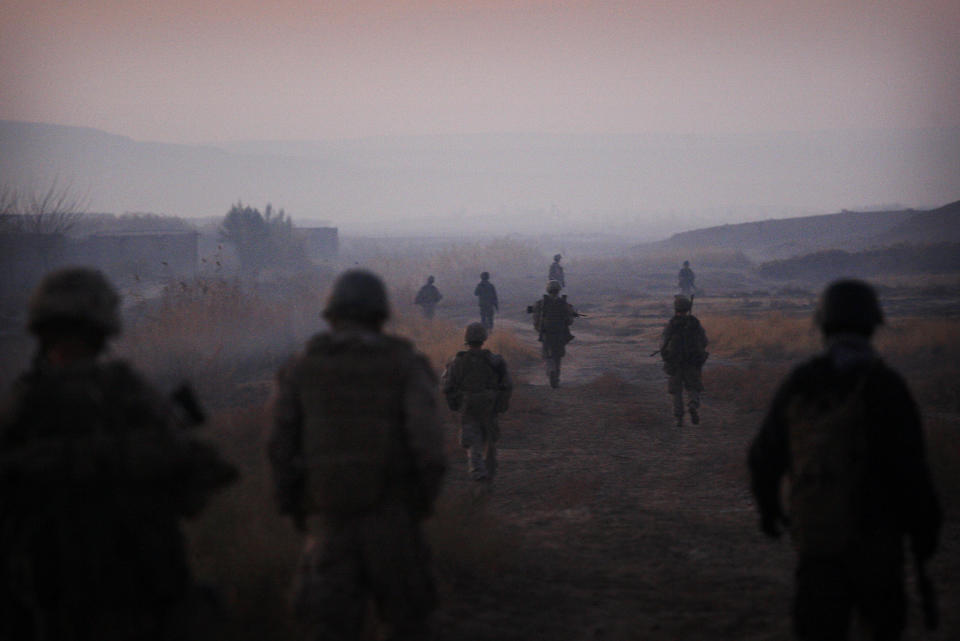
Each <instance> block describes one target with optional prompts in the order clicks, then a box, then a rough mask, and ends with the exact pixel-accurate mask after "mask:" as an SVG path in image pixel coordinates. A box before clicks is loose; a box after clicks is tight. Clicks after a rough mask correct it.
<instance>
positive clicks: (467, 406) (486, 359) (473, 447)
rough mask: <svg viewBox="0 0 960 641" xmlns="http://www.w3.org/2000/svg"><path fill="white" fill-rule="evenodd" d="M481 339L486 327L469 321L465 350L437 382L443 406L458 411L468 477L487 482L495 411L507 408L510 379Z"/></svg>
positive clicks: (493, 463) (496, 431) (492, 470)
mask: <svg viewBox="0 0 960 641" xmlns="http://www.w3.org/2000/svg"><path fill="white" fill-rule="evenodd" d="M485 340H487V330H486V328H485V327H484V326H483V325H482V324H481V323H470V325H468V326H467V331H466V333H465V335H464V341H465V342H466V344H467V347H468V349H467V351H464V352H457V355H456V357H455V358H454V359H453V360H452V361H451V362H450V363H449V364H448V365H447V368H446V370H444V372H443V376H442V377H441V378H440V384H441V389H442V390H443V394H444V396H445V397H446V399H447V405H449V406H450V409H451V410H453V411H455V412H461V423H460V445H461V446H463V448H464V449H466V450H467V464H468V470H469V473H470V478H471V479H473V480H474V481H480V482H485V483H487V484H489V483H492V482H493V477H494V475H495V474H496V471H497V439H498V438H499V437H500V428H499V426H498V425H497V414H500V413H502V412H505V411H507V408H508V407H509V404H510V394H511V392H512V391H513V382H512V381H511V380H510V374H509V373H508V372H507V363H506V362H505V361H504V360H503V357H501V356H500V355H498V354H494V353H493V352H491V351H490V350H488V349H483V342H484V341H485Z"/></svg>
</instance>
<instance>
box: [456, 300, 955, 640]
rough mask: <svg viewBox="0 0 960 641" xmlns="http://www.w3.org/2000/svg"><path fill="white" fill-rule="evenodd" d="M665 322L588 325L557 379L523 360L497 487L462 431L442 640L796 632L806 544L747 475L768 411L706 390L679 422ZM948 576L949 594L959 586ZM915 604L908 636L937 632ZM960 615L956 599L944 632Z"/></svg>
mask: <svg viewBox="0 0 960 641" xmlns="http://www.w3.org/2000/svg"><path fill="white" fill-rule="evenodd" d="M501 322H502V323H503V324H505V325H510V326H513V327H515V329H516V330H517V331H518V332H519V333H520V334H521V336H522V337H523V338H524V339H525V340H531V341H535V337H534V336H533V332H532V330H529V329H528V328H527V327H526V326H524V325H523V324H522V323H520V322H518V321H517V322H511V321H509V320H506V321H501ZM658 325H659V321H657V322H654V321H652V320H642V319H641V320H637V321H636V324H635V326H634V327H633V328H632V331H625V330H624V327H623V326H622V325H620V326H618V325H616V324H612V323H611V322H609V320H608V319H604V318H597V319H595V320H593V319H591V322H580V323H578V325H577V326H576V327H575V331H574V333H575V334H576V336H577V338H576V340H575V341H574V342H573V343H571V344H570V347H569V357H568V358H566V359H565V360H564V370H563V375H562V381H561V388H560V389H557V390H554V389H551V388H550V387H549V386H547V385H546V381H545V376H544V374H543V371H542V368H541V367H540V366H539V365H532V366H530V367H527V368H521V369H520V370H519V371H517V372H516V374H517V377H518V379H520V380H521V381H524V382H523V383H522V384H520V385H519V386H518V387H517V389H516V392H515V396H514V402H513V406H512V408H511V410H510V412H508V413H507V414H505V415H504V417H503V419H502V421H501V429H502V437H501V441H500V471H499V474H498V478H497V481H496V485H495V487H494V490H493V492H492V494H491V495H490V496H489V497H486V498H483V499H480V500H478V501H473V500H472V499H471V498H470V497H471V490H472V489H473V487H472V484H471V482H470V481H468V480H467V478H466V471H465V461H464V460H463V458H462V455H461V454H460V453H459V452H458V450H457V448H456V446H455V445H454V444H453V443H451V452H456V454H455V456H456V457H457V458H453V459H452V468H451V472H450V478H449V481H448V486H447V488H446V491H445V495H444V501H445V502H446V504H447V505H448V509H449V505H457V506H459V509H462V510H464V511H466V512H470V511H472V514H470V515H469V516H467V517H465V518H466V519H467V522H468V523H470V524H472V525H473V527H472V529H471V528H470V527H468V528H466V529H467V530H470V531H465V532H463V533H462V540H461V545H462V548H463V549H462V550H461V553H462V554H466V555H467V556H470V554H472V555H473V557H472V558H473V562H474V563H473V566H472V567H471V568H470V570H469V571H468V572H466V573H464V572H463V571H462V568H460V569H457V568H452V567H446V566H445V565H444V559H443V558H442V554H439V555H438V569H439V574H440V578H441V587H442V605H441V609H440V611H439V613H438V617H437V635H438V636H437V638H438V639H458V640H470V639H476V640H478V641H479V640H485V639H490V640H493V639H498V640H501V639H551V640H559V639H570V640H582V639H616V640H620V639H691V640H693V639H741V640H743V639H748V640H749V639H785V638H789V637H790V633H789V620H788V612H789V600H790V593H791V568H792V563H793V557H792V553H791V550H790V546H789V544H788V543H787V541H785V540H784V541H779V542H770V541H767V540H765V539H764V538H763V537H762V536H761V535H760V534H759V532H758V530H757V527H756V522H757V517H756V515H755V512H754V507H753V504H752V501H751V498H750V496H749V492H748V486H747V479H746V469H745V453H746V448H747V444H748V443H749V440H750V438H751V437H752V436H753V433H754V431H755V429H756V426H757V424H758V421H759V420H760V416H758V415H755V414H751V415H741V414H738V412H737V411H736V409H735V408H734V407H733V405H732V404H731V403H728V402H726V401H725V400H724V399H723V397H722V395H721V394H720V392H719V390H707V393H706V394H705V396H704V405H703V410H702V423H701V425H699V426H696V427H694V426H688V427H683V428H679V429H678V428H676V427H674V426H673V421H672V416H671V410H670V407H671V405H670V399H669V396H668V395H667V394H666V391H665V387H666V384H665V380H664V375H663V373H662V370H661V369H660V367H659V361H657V360H656V359H651V358H648V357H647V355H648V354H649V353H650V352H651V351H652V350H653V349H656V347H655V336H656V335H658V330H656V331H654V330H655V329H656V326H658ZM708 366H709V365H708ZM447 420H448V425H449V434H450V436H451V440H452V439H453V438H454V437H455V432H456V427H455V417H454V416H452V415H449V416H448V417H447ZM955 530H956V527H954V528H953V529H952V530H950V532H948V533H947V537H948V538H950V537H952V538H953V539H956V534H957V533H956V531H955ZM447 545H450V542H449V541H447ZM462 554H461V556H462ZM948 567H950V566H948ZM952 567H956V562H955V561H954V562H953V565H952ZM947 587H948V588H949V589H948V590H947V591H946V592H945V593H944V594H943V599H944V603H945V604H946V603H948V600H949V599H950V598H954V599H955V598H956V596H957V594H956V591H955V590H954V589H953V588H952V586H947ZM913 607H914V609H913V610H912V611H911V615H912V616H913V618H912V624H911V629H910V631H909V634H908V636H907V638H908V639H914V638H925V637H922V636H920V634H921V633H920V631H919V625H918V624H917V616H916V615H917V613H918V611H919V610H918V609H916V608H917V606H916V604H914V606H913ZM958 625H960V623H958V621H957V615H956V614H953V613H950V614H948V613H947V611H946V608H945V613H944V626H943V628H944V629H943V632H942V633H948V632H950V631H954V632H955V631H957V630H958ZM951 636H952V635H951V634H946V636H940V637H939V638H944V639H946V638H951Z"/></svg>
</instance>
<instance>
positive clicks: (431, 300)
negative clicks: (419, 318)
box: [413, 276, 443, 318]
mask: <svg viewBox="0 0 960 641" xmlns="http://www.w3.org/2000/svg"><path fill="white" fill-rule="evenodd" d="M434 280H435V279H434V277H433V276H427V282H426V284H425V285H424V286H423V287H421V288H420V291H418V292H417V297H416V298H415V299H414V300H413V304H414V305H419V306H420V311H422V312H423V316H424V318H433V312H434V309H436V307H437V303H439V302H440V299H441V298H443V294H441V293H440V290H439V289H437V286H436V285H434V284H433V282H434Z"/></svg>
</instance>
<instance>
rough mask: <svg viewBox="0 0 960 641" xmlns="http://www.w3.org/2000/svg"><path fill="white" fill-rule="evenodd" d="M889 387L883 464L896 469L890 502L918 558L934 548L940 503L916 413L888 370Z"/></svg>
mask: <svg viewBox="0 0 960 641" xmlns="http://www.w3.org/2000/svg"><path fill="white" fill-rule="evenodd" d="M888 385H889V389H888V390H887V391H886V392H884V393H883V394H882V397H883V401H884V402H883V403H882V405H883V408H882V412H883V414H884V416H883V417H881V418H880V419H879V420H884V419H885V420H886V421H888V422H889V423H888V424H889V425H890V426H891V427H892V430H891V432H892V435H893V439H892V440H891V441H890V442H889V443H888V444H887V447H885V448H883V449H884V451H883V452H882V454H883V455H884V456H885V458H886V459H887V460H886V461H885V465H884V467H887V468H888V469H890V468H892V469H894V470H896V472H895V475H894V476H895V480H894V483H893V484H891V488H892V490H893V491H894V492H898V493H900V496H897V497H896V500H895V501H894V504H895V505H898V506H900V509H901V510H902V512H903V514H902V515H901V518H902V519H903V522H904V525H905V529H906V531H907V532H908V533H909V534H910V537H911V544H912V545H913V547H914V553H915V555H916V556H917V558H919V559H920V560H921V561H922V560H926V559H928V558H929V557H930V556H932V555H933V553H934V552H935V551H936V548H937V542H938V539H939V533H940V527H941V525H942V513H941V508H940V502H939V499H938V497H937V494H936V490H935V489H934V487H933V481H932V480H931V476H930V468H929V465H928V463H927V456H926V447H925V444H924V437H923V426H922V423H921V419H920V412H919V410H918V409H917V405H916V403H915V402H914V400H913V397H912V395H911V394H910V391H909V389H908V388H907V386H906V383H905V382H904V381H903V379H902V378H901V377H900V376H899V375H898V374H896V373H895V372H893V371H889V379H888Z"/></svg>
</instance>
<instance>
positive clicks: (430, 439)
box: [403, 355, 446, 514]
mask: <svg viewBox="0 0 960 641" xmlns="http://www.w3.org/2000/svg"><path fill="white" fill-rule="evenodd" d="M403 409H404V417H403V418H404V431H405V433H406V437H407V438H406V441H407V446H408V450H409V454H410V457H411V460H412V463H413V467H414V470H415V473H416V476H417V478H416V482H417V484H418V485H419V488H420V491H421V495H422V496H421V499H422V505H420V506H418V507H419V508H420V509H421V510H422V511H423V512H424V513H427V514H428V513H430V511H431V510H432V506H433V502H434V500H435V499H436V497H437V495H438V494H439V493H440V487H441V481H442V479H443V474H444V472H445V471H446V456H445V454H444V449H443V431H442V429H441V426H440V417H439V414H438V407H437V379H436V376H435V375H434V373H433V370H432V369H431V368H430V363H429V361H427V359H426V358H425V357H423V356H422V355H417V356H416V357H415V359H414V361H413V363H411V367H410V368H409V370H408V375H407V381H406V388H405V390H404V397H403Z"/></svg>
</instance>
